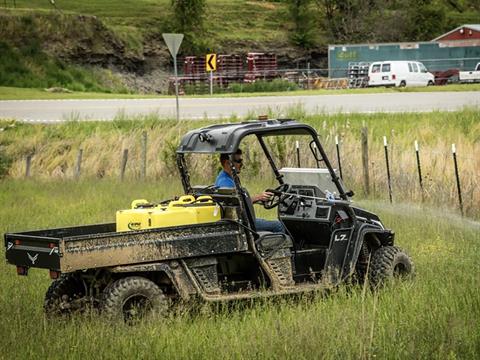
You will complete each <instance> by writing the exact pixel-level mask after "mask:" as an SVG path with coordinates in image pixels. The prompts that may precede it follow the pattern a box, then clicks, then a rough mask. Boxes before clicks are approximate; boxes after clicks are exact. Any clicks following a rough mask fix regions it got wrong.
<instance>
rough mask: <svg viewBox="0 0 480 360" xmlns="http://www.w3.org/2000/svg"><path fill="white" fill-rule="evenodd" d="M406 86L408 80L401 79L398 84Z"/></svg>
mask: <svg viewBox="0 0 480 360" xmlns="http://www.w3.org/2000/svg"><path fill="white" fill-rule="evenodd" d="M406 86H407V82H406V81H405V80H402V81H400V84H399V85H398V87H406Z"/></svg>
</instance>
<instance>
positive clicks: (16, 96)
mask: <svg viewBox="0 0 480 360" xmlns="http://www.w3.org/2000/svg"><path fill="white" fill-rule="evenodd" d="M443 91H480V83H479V84H452V85H445V86H428V87H414V88H398V89H397V88H382V87H378V88H365V89H340V90H325V89H318V90H295V91H276V92H250V93H249V92H240V93H222V94H215V93H214V94H213V96H214V97H252V96H292V95H298V96H300V95H302V96H304V95H343V94H375V93H397V92H443ZM158 97H165V95H163V96H162V95H142V94H114V93H102V92H81V91H74V92H71V93H58V92H57V93H55V92H47V91H45V90H44V89H32V88H19V87H8V86H0V100H55V99H136V98H142V99H144V98H158ZM188 97H200V98H201V97H210V95H196V96H188Z"/></svg>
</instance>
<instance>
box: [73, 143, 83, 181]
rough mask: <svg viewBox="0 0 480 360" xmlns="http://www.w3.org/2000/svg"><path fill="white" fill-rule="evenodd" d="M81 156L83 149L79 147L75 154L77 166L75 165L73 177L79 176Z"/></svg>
mask: <svg viewBox="0 0 480 360" xmlns="http://www.w3.org/2000/svg"><path fill="white" fill-rule="evenodd" d="M82 157H83V149H79V150H78V155H77V166H76V167H75V179H78V178H79V177H80V172H81V171H82Z"/></svg>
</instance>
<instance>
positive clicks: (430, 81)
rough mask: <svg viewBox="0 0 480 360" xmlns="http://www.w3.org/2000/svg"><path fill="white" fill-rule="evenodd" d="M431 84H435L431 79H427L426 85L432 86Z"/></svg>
mask: <svg viewBox="0 0 480 360" xmlns="http://www.w3.org/2000/svg"><path fill="white" fill-rule="evenodd" d="M433 85H435V84H434V83H433V81H432V80H429V81H428V84H427V86H433Z"/></svg>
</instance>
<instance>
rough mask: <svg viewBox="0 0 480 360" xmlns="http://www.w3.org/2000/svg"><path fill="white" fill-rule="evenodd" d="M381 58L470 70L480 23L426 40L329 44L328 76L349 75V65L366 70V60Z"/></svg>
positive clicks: (478, 48) (479, 53)
mask: <svg viewBox="0 0 480 360" xmlns="http://www.w3.org/2000/svg"><path fill="white" fill-rule="evenodd" d="M384 60H387V61H388V60H415V61H420V62H422V63H423V64H424V65H425V66H426V67H427V69H428V70H429V71H433V72H438V71H446V70H452V69H455V70H472V69H474V67H475V65H476V64H477V63H478V62H480V24H476V25H462V26H459V27H458V28H456V29H453V30H451V31H449V32H447V33H445V34H443V35H441V36H439V37H437V38H435V39H433V40H432V41H426V42H408V43H389V44H355V45H329V47H328V72H329V77H330V78H345V77H350V75H351V70H350V71H349V69H352V68H355V69H360V70H359V71H365V68H367V66H368V64H369V63H371V62H374V61H384ZM362 69H363V70H362Z"/></svg>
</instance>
